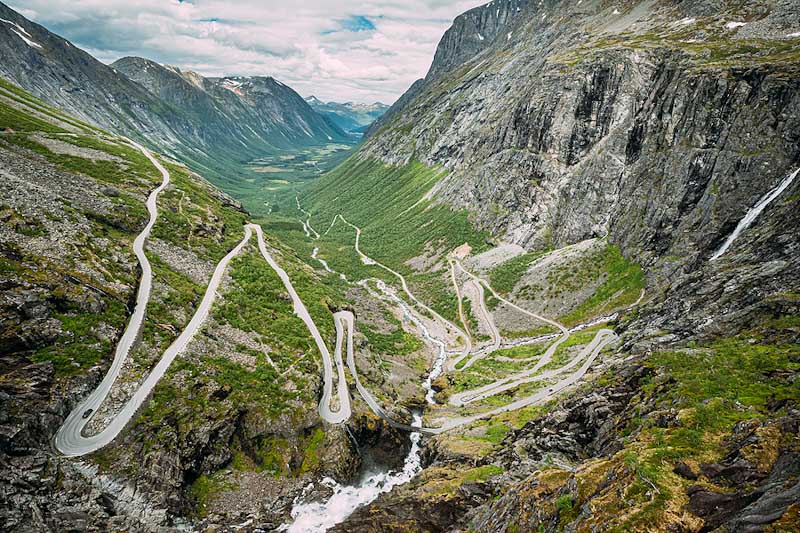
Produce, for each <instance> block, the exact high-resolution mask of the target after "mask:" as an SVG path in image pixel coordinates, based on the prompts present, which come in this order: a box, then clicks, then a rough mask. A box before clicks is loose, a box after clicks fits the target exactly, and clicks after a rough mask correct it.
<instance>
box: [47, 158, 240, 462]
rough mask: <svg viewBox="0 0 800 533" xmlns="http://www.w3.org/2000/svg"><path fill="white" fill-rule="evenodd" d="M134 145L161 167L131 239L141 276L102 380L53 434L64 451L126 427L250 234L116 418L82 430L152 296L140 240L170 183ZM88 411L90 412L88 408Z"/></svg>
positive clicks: (92, 446)
mask: <svg viewBox="0 0 800 533" xmlns="http://www.w3.org/2000/svg"><path fill="white" fill-rule="evenodd" d="M131 144H133V145H134V146H136V147H137V148H138V149H139V150H140V151H141V152H142V153H143V154H144V155H145V156H146V157H147V158H148V159H149V160H150V162H152V163H153V165H154V166H155V167H156V168H157V169H158V170H159V171H160V172H161V175H162V177H163V181H162V183H161V185H160V186H159V187H158V188H156V189H155V190H154V191H153V192H152V193H150V196H149V197H148V199H147V210H148V212H149V213H150V220H149V221H148V223H147V225H146V226H145V228H144V230H143V231H142V232H141V233H140V234H139V235H138V236H137V237H136V239H135V240H134V242H133V250H134V253H135V254H136V257H137V259H138V260H139V264H140V266H141V268H142V277H141V279H140V281H139V289H138V291H137V295H136V306H135V308H134V311H133V314H132V315H131V318H130V320H129V321H128V326H127V327H126V328H125V331H124V333H123V335H122V338H121V339H120V342H119V343H118V344H117V348H116V352H115V355H114V361H113V362H112V363H111V367H110V368H109V370H108V372H107V373H106V375H105V377H104V378H103V381H101V382H100V385H98V387H97V388H96V389H95V390H94V391H93V392H92V393H91V394H89V396H87V397H86V398H85V399H84V400H83V401H81V402H80V403H79V404H78V406H77V407H76V408H75V409H74V410H73V411H72V412H71V413H70V414H69V416H68V417H67V419H66V420H65V421H64V423H63V424H62V426H61V427H60V428H59V430H58V432H57V433H56V436H55V439H54V445H55V447H56V449H57V450H58V451H59V452H61V453H62V454H64V455H66V456H73V457H74V456H80V455H85V454H87V453H90V452H93V451H95V450H98V449H100V448H102V447H103V446H105V445H106V444H108V443H110V442H111V441H112V440H114V438H115V437H116V436H117V435H118V434H119V433H120V432H121V431H122V430H123V429H124V427H125V426H126V425H127V424H128V422H129V421H130V420H131V418H132V417H133V416H134V414H136V411H137V410H138V409H139V408H140V407H141V406H142V404H143V403H144V402H145V400H146V399H147V397H148V395H149V394H150V392H151V391H152V390H153V388H154V387H155V386H156V384H157V383H158V381H159V380H160V379H161V377H162V376H163V375H164V373H165V372H166V370H167V368H168V367H169V365H170V363H172V360H173V359H175V357H176V356H177V355H178V354H179V353H180V352H181V351H182V350H183V349H184V348H185V347H186V345H187V344H188V343H189V341H190V340H191V338H192V337H193V336H194V334H195V333H196V331H197V330H198V328H199V327H200V326H201V325H202V323H203V321H204V320H205V318H206V316H207V315H208V312H209V309H210V308H211V304H212V303H213V302H214V298H215V296H216V289H217V287H218V286H219V284H220V282H221V280H222V275H223V273H224V271H225V267H226V266H227V265H228V263H229V262H230V260H231V259H232V258H233V257H234V256H235V255H236V254H238V253H239V251H240V250H241V249H242V248H243V247H244V245H245V244H246V243H247V240H248V239H249V238H250V230H249V229H247V230H246V232H245V238H244V239H243V240H242V242H240V243H239V245H238V246H237V247H236V248H234V249H233V250H232V251H231V252H230V253H229V254H228V255H226V256H225V257H224V258H223V259H222V261H220V263H219V264H218V265H217V268H216V269H215V270H214V274H213V275H212V277H211V281H210V282H209V285H208V288H207V289H206V293H205V295H204V296H203V300H202V302H201V303H200V306H199V307H198V309H197V311H196V312H195V314H194V316H193V317H192V319H191V321H190V322H189V324H188V325H187V326H186V328H185V329H184V330H183V332H182V333H181V335H180V336H179V337H178V338H177V339H175V341H174V342H173V343H172V344H171V345H170V346H169V348H167V350H166V351H165V352H164V355H163V356H162V358H161V360H160V361H159V362H158V364H157V365H156V367H155V368H154V369H153V371H152V372H150V374H149V375H148V376H147V378H146V379H145V380H144V382H143V383H142V384H141V386H140V387H139V389H138V390H137V391H136V392H135V393H134V395H133V396H132V397H131V398H130V399H129V400H128V402H127V403H126V404H125V406H124V407H123V408H122V410H121V411H120V412H119V413H118V414H117V415H116V416H115V417H114V419H113V420H112V421H111V422H110V423H109V424H108V425H107V426H106V427H105V428H104V429H103V430H102V431H100V432H99V433H96V434H94V435H90V436H84V435H83V430H84V428H85V427H86V424H87V423H88V422H89V420H91V418H92V415H94V413H96V412H97V409H98V408H99V407H100V405H101V404H102V403H103V401H104V400H105V399H106V397H107V396H108V393H109V391H110V390H111V386H112V385H113V384H114V382H115V381H116V380H117V377H118V376H119V373H120V370H121V369H122V365H123V363H124V362H125V359H126V358H127V356H128V353H129V352H130V349H131V347H132V346H133V345H134V343H135V342H136V340H137V338H138V336H139V334H140V332H141V328H142V324H143V322H144V316H145V311H146V308H147V303H148V301H149V300H150V292H151V289H152V277H153V275H152V269H151V267H150V262H149V261H148V260H147V256H146V255H145V253H144V244H145V241H146V240H147V238H148V236H149V235H150V231H151V230H152V228H153V226H154V225H155V223H156V219H157V216H158V210H157V207H156V201H157V198H158V194H159V193H160V192H161V191H163V190H164V188H166V186H167V185H168V184H169V172H168V171H167V170H166V169H165V168H164V166H163V165H161V163H160V162H159V161H158V160H157V159H156V158H155V157H153V155H152V154H151V153H150V152H149V151H148V150H147V149H146V148H144V147H142V146H140V145H138V144H135V143H131ZM87 413H88V414H87Z"/></svg>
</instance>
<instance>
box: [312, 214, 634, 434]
mask: <svg viewBox="0 0 800 533" xmlns="http://www.w3.org/2000/svg"><path fill="white" fill-rule="evenodd" d="M298 203H299V200H298ZM303 212H304V213H307V212H306V211H303ZM309 218H310V217H309ZM337 219H340V220H341V221H342V222H343V223H344V224H346V225H348V226H350V227H351V228H353V229H354V230H355V233H356V238H355V244H354V248H355V251H356V253H358V255H359V257H360V258H361V261H362V262H363V263H364V264H366V265H373V266H378V267H381V268H383V269H384V270H386V271H387V272H390V273H391V274H393V275H394V276H395V277H397V278H398V279H399V280H400V282H401V285H402V288H403V291H404V292H405V293H406V295H408V297H409V298H410V299H411V301H412V302H414V304H416V305H417V306H418V307H419V308H421V309H423V310H425V311H427V312H428V313H429V314H430V315H432V316H433V317H434V318H435V319H436V320H438V321H440V323H443V324H445V325H446V327H448V328H450V329H451V330H452V331H456V332H458V334H459V335H460V336H462V338H464V339H465V340H466V344H467V349H466V350H464V351H463V352H462V353H461V355H460V356H459V357H457V358H456V359H454V360H452V361H449V362H448V364H447V369H448V370H452V369H455V366H456V365H457V364H458V362H459V361H460V360H463V359H464V358H465V357H467V356H468V355H469V354H470V352H471V351H472V342H471V339H470V336H469V335H468V334H467V333H466V332H465V331H462V330H461V329H459V328H458V327H456V326H455V325H453V324H452V323H451V322H450V321H448V320H446V319H445V318H443V317H442V316H441V315H439V314H438V313H436V312H435V311H434V310H433V309H431V308H430V307H428V306H427V305H425V304H424V303H422V302H420V301H419V300H418V299H417V298H416V296H415V295H414V294H413V293H412V292H411V290H410V289H409V287H408V284H407V282H406V280H405V277H404V276H403V275H402V274H400V273H399V272H397V271H395V270H393V269H392V268H390V267H387V266H386V265H383V264H381V263H379V262H378V261H375V260H374V259H372V258H371V257H369V256H368V255H366V254H365V253H364V252H363V251H362V250H361V248H360V239H361V228H359V227H358V226H356V225H355V224H352V223H350V222H348V221H347V219H345V218H344V217H343V216H342V215H341V214H337V215H336V216H334V218H333V220H332V221H331V224H330V226H329V227H328V231H330V229H331V228H332V227H333V225H334V224H335V223H336V220H337ZM328 231H326V232H325V233H326V234H327V232H328ZM316 253H317V250H316V249H315V252H314V254H313V256H314V258H316ZM448 261H449V262H450V267H451V272H450V275H451V280H452V281H453V285H454V287H455V288H456V295H457V297H458V298H459V300H460V294H461V293H460V289H459V287H458V283H457V280H456V277H455V266H458V267H459V268H460V269H461V270H462V271H463V272H464V273H465V274H466V275H467V276H468V277H469V278H470V281H471V282H472V283H474V285H475V286H476V288H477V290H478V295H479V298H480V303H481V313H482V314H483V315H484V318H485V319H486V320H487V323H488V324H489V325H490V328H491V330H492V336H493V343H492V345H491V346H490V347H489V348H488V349H486V350H483V351H482V352H481V353H476V354H474V355H473V357H472V358H471V359H470V360H469V361H468V362H467V363H466V364H465V365H464V367H463V368H462V370H463V369H464V368H468V366H469V365H471V364H472V363H474V362H475V361H476V360H478V359H479V358H480V357H485V356H486V355H488V354H489V353H491V352H492V351H495V350H497V349H499V347H500V345H501V342H502V339H501V337H500V332H499V331H498V330H497V327H496V326H495V324H494V321H493V320H492V318H491V313H490V312H489V311H488V309H486V307H485V298H484V292H483V288H484V286H485V287H486V288H487V289H488V290H489V291H490V292H491V293H492V294H493V295H494V297H495V298H497V299H498V300H500V301H502V302H503V303H505V304H506V305H508V306H510V307H512V308H514V309H516V310H518V311H520V312H522V313H524V314H526V315H528V316H531V317H533V318H535V319H537V320H540V321H543V322H545V323H547V324H550V325H552V326H555V327H556V328H558V329H559V330H560V331H561V335H560V336H558V335H554V336H552V337H551V338H556V337H557V338H556V342H554V343H553V344H551V345H550V346H549V347H548V349H547V350H546V351H545V353H544V354H543V355H542V357H541V358H539V360H538V362H537V363H536V364H535V365H534V366H533V367H532V368H531V369H528V370H526V371H523V372H520V373H517V374H515V375H513V376H509V377H507V378H503V379H501V380H498V381H496V382H494V383H491V384H489V385H486V386H484V387H480V388H478V389H474V390H470V391H465V392H463V393H460V394H456V395H453V396H451V398H450V403H451V404H453V405H456V406H462V405H467V404H469V403H472V402H476V401H480V400H483V399H486V398H488V397H490V396H494V395H496V394H500V393H502V392H505V391H507V390H510V389H513V388H516V387H518V386H519V385H522V384H525V383H530V382H535V381H544V380H549V379H552V378H554V377H556V376H558V375H560V374H563V373H564V372H567V371H569V370H571V369H572V368H574V367H575V366H577V365H578V364H579V363H580V362H581V361H582V360H584V359H585V362H584V364H583V365H582V366H581V367H580V368H578V369H577V370H576V371H575V372H573V373H572V374H570V375H569V376H567V377H566V378H564V379H562V380H561V381H559V382H557V383H555V384H553V385H551V386H549V387H547V388H546V389H545V390H543V391H538V392H536V393H535V394H533V395H531V396H528V397H526V398H522V399H520V400H517V401H515V402H512V403H511V404H509V405H506V406H502V407H498V408H496V409H493V410H491V411H488V412H484V413H478V414H476V415H473V416H470V417H445V418H440V419H437V421H440V422H442V425H441V426H440V427H421V428H420V427H412V426H410V425H408V424H403V423H400V422H397V421H395V420H393V419H392V418H391V417H390V416H389V415H388V414H387V413H386V411H385V410H384V409H383V408H382V407H381V406H380V404H379V403H378V402H377V400H376V399H375V398H374V396H373V395H372V394H371V393H370V392H369V390H368V389H367V388H366V387H364V386H363V385H362V384H361V381H360V379H359V378H358V369H357V368H356V365H355V358H354V355H353V340H352V337H353V331H354V329H355V319H354V317H353V315H352V313H350V312H349V311H343V312H339V313H336V314H335V316H334V319H335V322H336V337H337V338H336V350H335V353H336V357H337V360H338V359H340V351H341V350H342V344H343V336H344V335H345V333H344V330H346V331H347V364H348V368H349V370H350V373H351V375H352V376H353V378H354V379H355V382H356V388H357V390H358V392H359V394H360V395H361V396H362V398H364V400H365V402H366V403H367V405H368V406H369V407H370V409H372V411H373V412H374V413H375V414H376V415H378V416H379V417H381V418H383V419H384V420H386V421H387V422H388V423H389V424H391V425H393V426H395V427H397V428H400V429H404V430H407V431H415V430H416V431H420V432H421V433H425V434H438V433H442V432H444V431H448V430H450V429H454V428H456V427H459V426H462V425H464V424H469V423H471V422H474V421H476V420H479V419H482V418H486V417H491V416H495V415H496V414H500V413H503V412H508V411H512V410H516V409H520V408H521V407H525V406H528V405H532V404H535V403H538V402H542V401H545V400H547V399H549V398H551V397H552V396H553V395H554V394H556V393H558V392H559V391H561V390H562V389H564V388H565V387H568V386H570V385H572V384H574V383H576V382H577V381H578V380H580V379H581V378H582V377H583V376H584V375H585V374H586V372H587V371H588V370H589V368H590V367H591V364H592V363H593V362H594V361H595V359H596V358H597V357H598V356H599V354H600V352H601V351H602V350H603V348H605V347H606V346H607V345H609V344H610V343H612V342H614V341H615V340H616V339H617V338H618V337H617V335H616V334H615V333H614V332H613V331H611V330H608V329H603V330H600V331H598V333H597V335H596V336H595V337H594V339H593V340H592V341H591V342H590V343H589V344H587V345H586V346H584V348H583V349H582V350H581V351H580V353H579V354H578V355H577V356H576V357H574V358H572V359H571V360H570V361H569V362H567V364H565V365H564V366H562V367H560V368H556V369H551V370H548V371H546V372H542V373H541V374H538V375H537V374H536V373H537V372H539V370H541V369H542V368H543V367H544V366H546V365H547V364H549V363H550V361H551V360H552V356H553V355H554V353H555V352H556V350H557V349H558V347H559V346H560V345H561V344H562V343H563V342H564V341H566V340H567V339H568V338H569V336H570V330H568V329H567V328H566V327H564V326H563V325H562V324H560V323H558V322H555V321H553V320H550V319H548V318H545V317H542V316H540V315H537V314H536V313H533V312H530V311H528V310H526V309H523V308H521V307H519V306H518V305H516V304H514V303H513V302H510V301H509V300H507V299H505V298H503V297H502V296H500V295H499V294H498V293H497V292H496V291H495V290H494V289H493V288H492V287H491V285H490V284H489V283H488V281H486V280H484V279H483V278H480V277H478V276H476V275H474V274H472V273H471V272H469V271H468V270H466V269H465V268H464V266H463V265H462V264H461V262H460V261H458V260H457V259H454V258H450V259H449V260H448ZM326 266H327V264H323V267H326ZM325 270H326V271H328V272H334V271H332V270H330V269H329V267H328V268H325ZM334 273H335V272H334ZM375 281H376V283H378V287H379V289H381V290H382V292H384V294H385V295H386V296H388V297H390V298H392V297H394V298H392V299H393V300H395V303H396V304H397V305H399V306H400V307H401V309H403V312H404V313H405V314H406V315H407V316H409V317H410V318H411V319H412V321H413V322H414V323H415V324H416V325H417V326H418V327H419V328H420V330H421V332H422V333H423V336H424V337H425V338H426V339H427V340H428V341H431V342H434V343H436V344H438V345H440V347H441V353H442V357H444V354H445V352H444V350H445V349H446V348H445V345H444V342H443V341H441V340H439V339H434V338H432V337H431V336H430V334H429V333H428V331H427V328H426V327H425V325H424V324H422V323H421V322H420V321H419V320H418V319H415V318H416V317H414V316H413V314H411V311H410V309H408V308H407V306H406V305H405V303H404V302H403V301H402V300H400V299H399V297H398V296H397V295H395V294H393V293H392V292H391V291H389V290H388V287H386V286H385V284H383V282H382V281H381V280H375ZM366 282H367V280H362V282H361V283H366ZM460 316H461V321H462V323H464V327H465V329H468V328H467V327H466V321H465V317H464V315H463V310H462V311H461V315H460ZM442 371H444V369H443V368H441V366H439V368H437V364H434V370H433V371H432V372H431V374H430V375H429V376H428V382H429V383H428V384H429V386H430V381H432V379H435V377H437V376H438V375H439V374H440V373H441V372H442ZM429 388H430V387H429ZM429 393H430V395H432V393H433V391H432V390H429ZM431 403H433V402H432V401H431Z"/></svg>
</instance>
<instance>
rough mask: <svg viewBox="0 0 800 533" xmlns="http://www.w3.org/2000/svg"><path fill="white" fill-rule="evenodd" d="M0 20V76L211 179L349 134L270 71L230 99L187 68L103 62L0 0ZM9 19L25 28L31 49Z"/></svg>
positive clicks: (229, 177)
mask: <svg viewBox="0 0 800 533" xmlns="http://www.w3.org/2000/svg"><path fill="white" fill-rule="evenodd" d="M0 17H1V18H3V19H5V20H9V21H10V23H2V24H0V49H2V52H3V55H4V57H5V58H6V60H5V61H3V63H2V64H0V75H2V76H3V77H4V78H6V79H8V80H9V81H12V82H15V83H17V84H18V85H20V86H21V87H23V88H25V89H28V90H29V91H30V92H31V93H32V94H34V95H36V96H39V97H42V98H43V99H45V100H47V101H49V102H51V103H53V104H55V105H58V106H59V107H61V108H63V109H65V110H66V111H68V112H70V113H72V114H73V115H75V116H78V117H80V118H82V119H84V120H87V121H89V122H93V123H95V124H97V125H99V126H101V127H106V128H108V129H112V130H114V131H117V132H120V133H124V134H126V135H128V136H129V137H131V138H134V139H137V140H139V141H141V142H145V143H148V144H150V145H151V146H153V147H156V148H159V149H160V150H162V151H164V152H166V153H169V154H171V155H173V156H180V157H181V158H182V159H183V160H185V161H187V162H189V163H190V164H192V165H193V166H195V167H196V168H198V169H199V170H206V171H208V173H209V174H210V177H211V179H212V180H220V179H221V180H222V181H225V180H236V179H238V178H237V173H240V172H241V171H242V168H243V165H244V164H245V163H247V162H248V161H251V160H253V159H256V158H257V157H260V156H263V155H264V154H265V153H275V152H278V151H281V150H287V149H296V148H300V147H304V146H320V145H324V144H325V143H328V142H331V141H333V142H348V141H349V136H348V135H347V134H345V133H344V132H343V131H342V130H341V129H339V128H338V126H336V125H335V124H333V123H332V122H330V121H329V120H328V119H326V118H325V117H322V116H320V115H318V114H317V113H316V112H314V111H313V110H312V109H311V108H310V107H309V106H308V105H307V103H306V102H305V101H304V100H303V99H302V97H300V96H299V95H298V94H297V93H296V92H295V91H293V90H292V89H290V88H288V87H287V86H285V85H284V84H281V83H280V82H277V81H274V83H273V82H270V81H269V80H270V79H272V78H268V77H265V78H263V80H261V81H258V78H254V79H253V81H252V82H251V83H250V84H251V85H252V88H253V91H252V94H251V95H250V96H249V97H248V98H249V99H247V98H245V99H242V98H239V99H237V98H234V97H233V96H234V94H233V93H231V92H230V91H228V92H224V91H222V90H221V89H220V88H219V87H216V86H215V84H214V82H213V81H209V80H208V79H206V78H203V79H202V80H201V79H200V78H202V77H201V76H199V75H198V74H196V73H190V74H184V73H183V72H182V71H181V70H180V69H178V68H176V67H172V68H171V69H170V68H166V67H163V66H161V65H159V64H157V63H155V62H153V61H150V60H146V59H142V58H138V59H137V58H123V59H121V60H118V61H117V62H115V64H113V65H111V66H108V65H104V64H102V63H100V62H99V61H97V60H95V59H94V58H93V57H91V56H90V55H89V54H87V53H86V52H84V51H82V50H80V49H78V48H76V47H75V46H74V45H72V44H71V43H69V42H68V41H67V40H65V39H63V38H61V37H58V36H56V35H54V34H52V33H50V32H49V31H48V30H46V29H45V28H43V27H41V26H39V25H37V24H35V23H32V22H31V21H28V20H27V19H25V18H24V17H23V16H21V15H19V14H18V13H16V12H15V11H13V10H12V9H10V8H9V7H8V6H6V5H5V4H2V3H0ZM13 24H18V25H20V26H19V27H24V28H28V30H25V31H28V32H30V33H29V35H30V36H31V39H32V40H33V42H35V43H36V44H37V46H31V45H29V44H28V43H27V42H25V40H23V39H21V38H20V37H19V35H18V33H15V30H16V27H15V26H13ZM131 78H135V79H136V80H137V81H134V80H133V79H131ZM201 86H202V87H204V88H203V89H201ZM151 90H153V91H155V93H154V92H151ZM156 93H157V94H156ZM162 96H164V97H166V98H162ZM193 105H199V108H193V107H192V106H193ZM259 105H262V106H264V108H263V109H259Z"/></svg>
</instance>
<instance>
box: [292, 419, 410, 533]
mask: <svg viewBox="0 0 800 533" xmlns="http://www.w3.org/2000/svg"><path fill="white" fill-rule="evenodd" d="M421 425H422V417H421V416H420V415H419V414H414V426H415V427H419V426H421ZM420 439H421V435H420V433H418V432H414V433H411V449H410V450H409V452H408V455H407V456H406V459H405V463H404V464H403V469H402V470H400V471H397V472H394V471H391V470H389V471H387V472H378V473H373V474H367V475H366V476H365V477H364V478H363V479H362V480H361V482H360V483H359V484H357V485H352V486H345V485H340V484H339V483H336V482H335V481H334V480H332V479H330V478H326V479H325V480H323V483H324V484H325V485H327V486H328V487H330V488H332V489H333V494H332V495H331V497H330V498H328V499H327V501H324V502H310V503H297V502H296V503H295V506H294V507H293V508H292V519H293V522H292V523H291V524H287V525H284V526H283V527H281V528H280V529H279V531H287V532H289V533H322V532H324V531H327V530H328V529H329V528H332V527H333V526H335V525H336V524H339V523H341V522H343V521H344V520H345V519H346V518H347V517H348V516H350V515H351V514H353V512H354V511H355V510H356V509H358V508H359V507H362V506H364V505H368V504H370V503H371V502H373V501H374V500H375V499H376V498H377V497H378V496H380V495H381V494H383V493H386V492H389V491H390V490H392V489H393V488H395V487H397V486H399V485H403V484H404V483H408V482H409V481H411V480H412V479H413V478H414V476H416V475H417V474H418V473H419V472H420V470H422V459H421V457H420V450H421V448H420V445H419V442H420ZM301 498H302V497H301Z"/></svg>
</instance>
